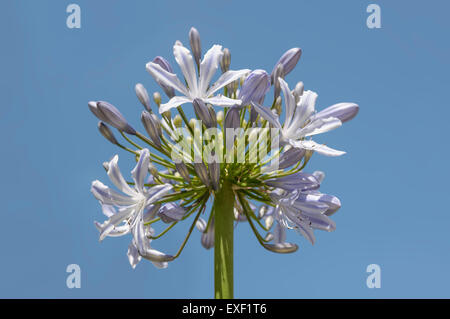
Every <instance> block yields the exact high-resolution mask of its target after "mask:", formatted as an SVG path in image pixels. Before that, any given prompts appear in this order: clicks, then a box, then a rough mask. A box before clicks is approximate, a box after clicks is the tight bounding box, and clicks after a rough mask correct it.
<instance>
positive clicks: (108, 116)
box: [94, 101, 136, 135]
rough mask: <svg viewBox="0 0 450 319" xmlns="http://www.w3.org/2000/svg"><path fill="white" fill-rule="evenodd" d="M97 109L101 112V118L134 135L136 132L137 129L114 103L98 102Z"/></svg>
mask: <svg viewBox="0 0 450 319" xmlns="http://www.w3.org/2000/svg"><path fill="white" fill-rule="evenodd" d="M97 111H98V112H99V113H101V118H100V120H103V121H104V122H106V123H108V124H109V125H111V126H112V127H115V128H116V129H118V130H120V131H124V132H126V133H128V134H132V135H135V134H136V131H135V130H134V129H133V128H132V127H131V126H130V124H128V122H127V120H126V119H125V117H124V116H123V115H122V114H121V113H120V111H119V110H118V109H117V108H116V107H115V106H114V105H112V104H110V103H108V102H104V101H100V102H97ZM94 114H95V113H94Z"/></svg>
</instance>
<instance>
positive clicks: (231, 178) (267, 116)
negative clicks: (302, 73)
mask: <svg viewBox="0 0 450 319" xmlns="http://www.w3.org/2000/svg"><path fill="white" fill-rule="evenodd" d="M189 43H190V45H191V49H192V53H191V51H189V50H188V49H187V48H186V47H184V46H183V44H182V43H181V42H180V41H177V42H176V43H175V45H174V46H173V53H174V56H175V60H176V62H177V64H178V65H179V67H180V69H181V72H182V75H183V78H178V77H177V75H175V73H174V71H173V69H172V66H171V65H170V64H169V62H168V61H167V60H166V59H164V58H162V57H160V56H157V57H156V58H155V59H154V60H153V61H152V62H149V63H148V64H147V65H146V69H147V71H148V72H149V73H150V74H151V75H152V77H153V78H154V79H155V80H156V83H157V84H158V85H159V86H160V87H161V88H162V90H163V91H164V92H165V93H166V95H167V97H168V98H169V100H168V101H167V102H165V103H163V101H162V100H163V99H164V98H162V97H161V94H160V93H159V92H154V93H153V100H154V102H155V104H156V105H157V106H158V108H159V113H161V114H162V115H158V114H155V113H153V112H152V110H151V107H150V99H149V94H148V92H147V90H146V89H145V87H144V85H143V84H137V85H136V86H135V91H136V95H137V97H138V99H139V101H140V102H141V104H142V105H143V106H144V108H145V110H144V111H142V113H141V122H142V125H143V128H144V131H145V133H146V134H143V133H141V132H139V131H138V130H135V129H134V128H133V127H131V126H130V124H129V123H128V122H127V121H126V119H125V118H124V117H123V115H122V114H121V113H120V111H119V110H118V109H117V108H116V107H114V106H113V105H111V104H110V103H107V102H89V104H88V105H89V108H90V110H91V111H92V113H94V115H95V116H96V117H97V118H98V119H99V120H100V121H101V122H100V123H99V130H100V132H101V134H102V135H103V136H104V137H105V138H106V139H108V141H110V142H111V143H113V144H115V145H117V146H119V147H120V148H121V149H122V150H123V151H124V152H127V153H128V154H130V155H131V156H132V158H133V160H135V161H136V166H135V168H134V169H133V170H132V172H131V179H125V178H124V177H123V175H122V174H121V172H120V170H119V167H118V156H117V155H116V156H114V157H113V158H112V159H111V160H110V161H109V162H105V163H104V164H103V166H104V168H105V170H106V172H107V175H108V176H109V178H110V180H111V182H112V183H113V184H114V185H115V187H116V188H117V190H114V189H113V188H110V187H108V186H106V185H104V184H103V183H101V182H100V181H94V182H93V183H92V187H91V191H92V193H93V194H94V196H95V198H96V199H97V200H98V201H99V202H100V204H101V207H102V211H103V213H104V214H105V215H106V217H107V220H106V221H105V222H103V223H99V222H96V223H95V225H96V227H97V228H98V230H99V232H100V240H103V239H105V238H106V237H116V236H123V235H126V234H130V235H131V236H132V240H131V244H130V246H129V249H128V259H129V261H130V264H131V265H132V267H133V268H134V267H135V266H136V264H137V263H138V262H139V260H141V259H142V258H145V259H148V260H150V261H151V262H153V263H154V264H155V266H157V267H159V268H165V267H167V264H168V262H171V261H173V260H175V259H176V258H178V256H179V255H180V254H181V252H182V250H183V248H184V247H185V245H186V243H187V241H188V239H189V237H190V235H191V233H192V231H193V229H194V228H197V229H198V230H199V231H200V232H201V234H202V235H201V244H202V245H203V246H204V247H205V248H206V249H210V248H213V247H215V245H219V244H220V243H221V242H223V237H221V236H223V232H222V228H223V223H224V219H226V218H228V219H229V220H231V224H232V226H233V227H238V225H239V224H240V223H248V224H249V225H250V226H251V229H252V231H253V232H254V234H255V236H256V238H257V240H258V242H259V243H260V244H261V245H262V246H263V247H264V248H265V249H267V250H269V251H272V252H276V253H292V252H295V251H297V249H298V245H297V244H295V243H289V242H286V230H287V229H295V230H297V231H298V232H299V233H300V234H302V235H303V236H304V237H305V238H306V239H307V240H308V241H310V242H311V243H314V241H315V237H314V232H313V231H314V230H324V231H328V232H330V231H333V230H334V229H335V228H336V225H335V223H334V222H333V221H332V220H331V219H330V216H331V215H332V214H334V213H335V212H336V211H337V210H338V209H339V208H340V207H341V202H340V201H339V199H338V198H337V197H335V196H332V195H327V194H324V193H321V191H320V188H321V184H322V182H323V179H324V173H323V172H320V171H316V172H313V173H308V172H307V171H306V166H307V164H308V162H309V161H310V160H311V157H312V155H313V154H314V153H315V152H317V153H320V154H325V155H329V156H337V155H342V154H344V152H342V151H337V150H334V149H331V148H329V147H327V146H325V145H323V144H319V143H317V142H315V141H313V140H311V137H312V136H316V135H318V134H320V133H325V132H329V131H331V130H333V129H335V128H337V127H340V126H341V125H342V123H344V122H347V121H349V120H350V119H352V118H354V117H355V116H356V114H357V113H358V110H359V107H358V105H357V104H355V103H338V104H335V105H333V106H331V107H329V108H326V109H324V110H322V111H319V112H316V109H315V108H316V100H317V97H318V95H317V93H315V92H313V91H311V90H305V89H304V84H303V82H301V81H299V82H297V85H296V86H295V88H294V89H293V90H292V91H291V89H290V88H289V85H288V83H287V82H286V80H285V78H286V77H285V76H286V75H287V74H288V73H290V72H291V71H292V70H293V69H294V67H295V65H296V64H297V62H298V60H299V58H300V55H301V50H300V49H299V48H293V49H291V50H288V51H287V52H286V53H285V54H284V55H283V56H282V57H281V58H280V60H279V61H278V63H277V64H276V66H275V67H274V70H273V71H272V73H271V74H270V75H269V74H268V73H267V72H266V71H265V70H262V69H255V70H253V71H251V70H248V69H242V70H239V71H231V70H230V63H231V59H230V53H229V52H230V51H229V50H228V49H223V50H222V46H220V45H213V46H212V47H211V48H210V49H209V50H208V51H207V52H206V53H205V54H204V55H203V56H202V52H201V42H200V34H199V32H198V31H197V30H196V29H195V28H192V29H191V30H190V32H189ZM219 64H220V66H221V70H222V72H223V74H221V75H220V76H219V77H218V79H217V80H216V81H215V82H214V83H213V77H214V74H215V73H216V71H217V69H218V66H219ZM184 83H185V84H184ZM271 88H272V89H273V92H274V94H273V96H272V95H270V98H269V94H268V92H269V91H270V90H271ZM175 91H177V92H179V93H181V95H175ZM269 99H270V100H269ZM267 100H269V101H267ZM187 103H189V104H192V110H193V112H192V113H194V114H195V117H194V118H188V117H187V116H186V114H185V112H184V110H183V108H182V107H181V105H183V104H187ZM266 103H267V105H270V106H263V104H266ZM217 106H221V107H223V109H221V110H218V111H217V109H215V107H217ZM174 113H175V114H174ZM280 117H284V121H283V122H281V121H280ZM111 127H112V128H115V129H117V130H118V132H119V134H120V135H118V136H117V137H116V136H115V135H114V134H113V132H112V130H111ZM118 137H123V141H122V140H119V138H118ZM224 196H226V200H223V198H224ZM224 206H226V207H228V208H231V209H229V210H228V211H224V209H225V208H224ZM258 206H260V208H259V209H258V208H257V207H258ZM207 207H210V208H211V211H210V213H209V214H207V213H206V208H207ZM185 222H190V223H191V227H190V228H189V231H188V233H187V235H186V238H185V239H184V241H183V242H182V244H181V247H180V249H179V250H178V251H177V252H176V253H174V254H165V253H162V252H160V251H158V250H155V249H154V248H153V247H152V246H151V245H150V244H151V243H152V245H153V241H156V240H159V239H160V238H162V237H163V236H164V235H165V234H167V233H168V232H169V231H170V230H171V229H172V228H174V227H175V226H176V225H177V224H178V223H185ZM161 226H162V227H163V229H161V230H160V231H159V227H161ZM231 231H232V230H231ZM261 232H265V234H261ZM218 238H219V239H218Z"/></svg>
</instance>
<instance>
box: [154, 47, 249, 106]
mask: <svg viewBox="0 0 450 319" xmlns="http://www.w3.org/2000/svg"><path fill="white" fill-rule="evenodd" d="M173 54H174V56H175V60H176V61H177V63H178V65H179V66H180V69H181V71H182V73H183V75H184V78H185V80H186V84H187V86H185V85H184V84H183V83H182V82H181V81H180V80H179V79H178V77H177V76H176V75H175V74H174V73H172V72H169V71H167V70H165V69H164V68H162V67H161V65H159V64H157V63H154V62H149V63H147V66H146V68H147V71H148V72H149V73H150V74H151V75H152V76H153V78H154V79H155V80H156V81H157V82H158V83H159V84H160V85H165V86H166V87H171V88H173V89H175V90H177V91H178V92H180V93H181V94H183V95H181V96H174V97H172V98H171V99H170V100H169V102H167V103H165V104H161V106H160V109H159V111H160V113H164V112H166V111H168V110H170V109H171V108H174V107H178V106H180V105H182V104H185V103H189V102H191V103H192V102H193V101H194V99H196V98H197V99H201V100H203V102H204V103H210V104H212V105H218V106H233V105H235V104H238V105H240V104H241V101H240V100H235V99H231V98H228V97H226V96H223V95H220V94H219V95H216V96H213V94H214V93H216V92H217V91H218V90H220V89H221V88H223V87H224V86H225V85H227V84H229V83H231V82H233V81H235V80H237V79H239V78H240V77H242V76H243V75H244V74H246V73H248V72H249V71H250V70H248V69H243V70H239V71H231V70H230V71H227V72H225V73H223V74H222V75H221V76H220V77H219V79H217V81H216V82H215V83H214V84H213V85H210V84H211V80H212V77H213V76H214V74H215V72H216V70H217V68H218V67H219V61H220V59H221V58H222V55H223V52H222V46H220V45H213V46H212V47H211V49H209V50H208V52H206V54H205V56H204V57H203V60H202V62H201V63H200V74H199V76H197V71H196V67H195V61H194V58H193V57H192V54H191V52H190V51H189V50H188V49H187V48H185V47H184V46H182V45H180V44H175V45H174V46H173Z"/></svg>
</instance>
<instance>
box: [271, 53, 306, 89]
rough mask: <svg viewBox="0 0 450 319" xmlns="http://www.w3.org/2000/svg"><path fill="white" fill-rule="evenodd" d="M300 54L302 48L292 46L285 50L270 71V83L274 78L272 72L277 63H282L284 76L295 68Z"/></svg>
mask: <svg viewBox="0 0 450 319" xmlns="http://www.w3.org/2000/svg"><path fill="white" fill-rule="evenodd" d="M301 55H302V50H301V49H300V48H292V49H290V50H288V51H286V52H285V53H284V54H283V55H282V56H281V58H280V59H279V60H278V62H277V64H275V67H274V68H273V70H272V73H271V75H270V76H271V80H272V83H273V82H274V80H275V77H274V73H275V70H276V68H277V66H278V65H279V64H282V65H283V71H284V76H286V75H288V74H289V73H290V72H291V71H292V70H293V69H294V68H295V66H296V65H297V62H298V60H299V59H300V56H301Z"/></svg>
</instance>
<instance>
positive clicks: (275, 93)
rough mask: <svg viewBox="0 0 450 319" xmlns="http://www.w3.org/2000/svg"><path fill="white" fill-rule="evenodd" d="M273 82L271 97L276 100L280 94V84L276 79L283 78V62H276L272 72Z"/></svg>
mask: <svg viewBox="0 0 450 319" xmlns="http://www.w3.org/2000/svg"><path fill="white" fill-rule="evenodd" d="M273 78H274V80H273V82H274V88H273V99H274V100H276V99H277V97H279V96H280V92H281V86H280V81H279V80H278V78H282V79H284V68H283V64H281V63H280V64H278V66H277V67H276V69H275V72H274V74H273Z"/></svg>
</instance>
